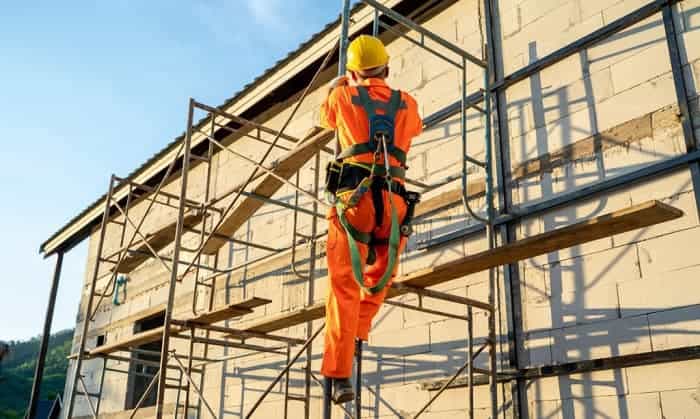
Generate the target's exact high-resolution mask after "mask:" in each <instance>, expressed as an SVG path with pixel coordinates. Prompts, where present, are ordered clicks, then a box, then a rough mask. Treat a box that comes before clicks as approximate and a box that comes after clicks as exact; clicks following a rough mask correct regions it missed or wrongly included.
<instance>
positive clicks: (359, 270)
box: [336, 178, 401, 294]
mask: <svg viewBox="0 0 700 419" xmlns="http://www.w3.org/2000/svg"><path fill="white" fill-rule="evenodd" d="M386 182H387V185H388V186H389V191H391V178H386ZM389 207H390V208H391V230H390V232H389V260H388V263H387V267H386V271H384V274H382V277H381V278H380V279H379V282H377V284H376V285H375V286H373V287H371V288H368V287H367V285H366V284H365V280H364V269H363V267H362V262H363V261H362V255H361V254H360V249H359V248H358V247H357V242H358V241H359V242H361V243H365V244H370V243H371V241H372V238H371V234H370V233H362V232H360V231H358V230H357V229H356V228H355V227H353V226H352V224H350V222H349V221H348V220H347V218H346V217H345V208H344V207H343V204H342V202H341V201H340V200H338V201H337V202H336V210H337V212H338V219H339V220H340V224H341V225H342V226H343V228H344V229H345V233H346V235H347V238H348V247H349V248H350V261H351V263H352V272H353V276H354V277H355V281H357V283H358V285H359V286H360V288H362V289H363V290H365V291H366V292H369V293H370V294H376V293H378V292H380V291H381V290H383V289H384V287H386V285H387V284H388V283H389V280H390V279H391V276H392V274H393V273H394V267H395V266H396V261H397V258H398V255H399V244H400V243H401V232H400V226H399V217H398V214H397V213H396V208H395V207H394V199H393V196H391V194H390V199H389Z"/></svg>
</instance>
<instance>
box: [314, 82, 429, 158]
mask: <svg viewBox="0 0 700 419" xmlns="http://www.w3.org/2000/svg"><path fill="white" fill-rule="evenodd" d="M362 85H363V86H367V90H368V92H369V97H370V98H372V99H374V100H380V101H383V102H388V101H389V99H390V98H391V94H392V90H391V88H390V87H389V86H388V85H387V84H386V82H384V80H382V79H375V78H372V79H367V80H365V81H364V82H363V83H362ZM358 96H359V92H358V89H357V87H353V86H340V87H337V88H335V89H334V90H333V91H332V92H331V94H330V95H329V96H328V99H327V100H326V101H325V102H324V103H323V105H322V106H321V125H323V126H324V127H325V128H328V129H333V130H337V131H338V139H339V141H340V147H341V149H345V148H347V147H349V146H351V145H354V144H361V143H366V142H368V141H369V120H368V117H367V113H366V112H365V110H364V109H363V108H362V107H361V106H357V105H355V104H354V103H353V97H358ZM401 100H402V103H403V104H405V106H402V108H401V109H400V110H399V111H398V113H397V114H396V119H395V120H394V145H395V146H396V147H397V148H399V149H401V150H402V151H404V152H405V153H407V152H408V150H409V149H410V147H411V140H412V139H413V138H414V137H415V136H417V135H419V134H420V133H421V132H422V130H423V121H422V120H421V118H420V115H419V114H418V105H417V104H416V101H415V99H413V97H412V96H411V95H409V94H408V93H405V92H401ZM378 112H381V109H379V110H378ZM346 161H350V162H358V163H365V164H372V163H373V162H374V155H372V154H371V153H367V154H364V155H359V156H352V157H349V158H348V159H346ZM382 164H383V162H382ZM389 164H390V165H391V166H400V165H401V163H400V162H399V161H398V160H397V159H396V158H395V157H394V156H391V157H390V159H389Z"/></svg>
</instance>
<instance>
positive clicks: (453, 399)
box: [428, 386, 500, 412]
mask: <svg viewBox="0 0 700 419" xmlns="http://www.w3.org/2000/svg"><path fill="white" fill-rule="evenodd" d="M434 395H435V392H432V391H431V392H430V396H431V397H432V396H434ZM499 396H500V394H499ZM499 398H500V397H499ZM490 406H491V393H490V392H489V387H488V386H475V387H474V408H475V409H487V408H490ZM468 408H469V396H468V395H467V390H466V389H465V388H456V389H449V390H445V392H444V393H442V394H441V395H440V397H438V398H437V399H435V402H433V404H432V405H431V406H430V408H429V409H428V411H429V412H450V411H454V410H461V411H462V412H466V410H467V409H468Z"/></svg>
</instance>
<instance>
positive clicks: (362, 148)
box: [338, 86, 407, 166]
mask: <svg viewBox="0 0 700 419" xmlns="http://www.w3.org/2000/svg"><path fill="white" fill-rule="evenodd" d="M352 103H353V105H357V106H361V107H362V108H363V109H364V110H365V113H366V114H367V118H368V120H369V125H370V132H369V133H368V136H370V137H371V132H372V131H373V129H372V126H373V124H374V123H375V120H381V121H383V122H384V123H389V124H390V125H391V126H393V124H394V121H395V119H396V114H397V113H398V111H399V110H400V109H405V108H406V107H407V106H406V102H404V101H403V100H401V91H400V90H392V91H391V97H390V98H389V102H384V101H381V100H374V99H372V98H371V97H370V96H369V90H368V89H367V86H357V95H353V96H352ZM377 109H382V110H383V111H384V114H383V115H378V114H377ZM377 147H378V144H377V143H376V142H375V141H374V139H373V138H368V139H367V141H366V142H364V143H359V144H353V145H351V146H349V147H347V148H345V150H343V151H342V152H341V153H340V154H339V155H338V158H339V159H345V158H348V157H352V156H357V155H360V154H367V153H374V152H375V151H377ZM388 149H389V150H387V151H388V152H389V154H391V155H392V156H393V157H394V158H396V159H397V160H398V161H399V162H400V163H401V165H402V166H405V165H406V153H405V152H404V151H403V150H401V149H399V148H398V147H396V146H395V145H394V144H393V142H392V144H390V145H389V146H388Z"/></svg>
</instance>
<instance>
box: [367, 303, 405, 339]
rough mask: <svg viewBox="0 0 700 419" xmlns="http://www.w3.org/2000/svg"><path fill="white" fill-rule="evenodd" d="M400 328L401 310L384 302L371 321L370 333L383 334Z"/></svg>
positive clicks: (402, 317)
mask: <svg viewBox="0 0 700 419" xmlns="http://www.w3.org/2000/svg"><path fill="white" fill-rule="evenodd" d="M402 328H404V313H403V310H402V309H400V308H398V307H393V306H390V305H388V304H384V305H383V306H382V308H381V309H379V312H378V313H377V315H376V316H375V317H374V320H373V321H372V329H371V330H370V335H374V334H383V333H387V332H391V331H394V330H399V329H402Z"/></svg>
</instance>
